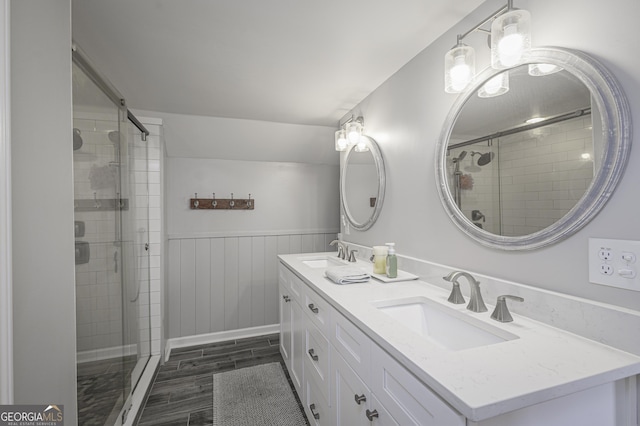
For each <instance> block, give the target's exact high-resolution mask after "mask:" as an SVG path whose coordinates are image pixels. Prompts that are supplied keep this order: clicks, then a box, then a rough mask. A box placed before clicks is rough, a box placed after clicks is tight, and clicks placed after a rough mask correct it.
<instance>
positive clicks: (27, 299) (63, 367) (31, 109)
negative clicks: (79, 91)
mask: <svg viewBox="0 0 640 426" xmlns="http://www.w3.org/2000/svg"><path fill="white" fill-rule="evenodd" d="M70 21H71V1H70V0H55V1H29V0H22V1H19V2H12V4H11V91H12V98H11V128H12V140H11V150H12V176H11V177H12V193H13V197H12V204H13V212H12V215H13V307H14V316H13V320H14V330H13V331H14V353H13V354H14V379H15V401H14V402H15V403H16V404H50V403H51V404H64V409H65V424H70V425H73V424H75V423H76V357H75V354H76V342H75V331H74V330H75V286H74V241H73V177H72V170H73V163H72V150H71V141H72V108H71V22H70Z"/></svg>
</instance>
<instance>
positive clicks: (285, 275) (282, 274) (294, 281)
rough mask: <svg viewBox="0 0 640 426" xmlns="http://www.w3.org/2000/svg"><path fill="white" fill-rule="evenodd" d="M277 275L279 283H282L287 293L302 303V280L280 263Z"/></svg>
mask: <svg viewBox="0 0 640 426" xmlns="http://www.w3.org/2000/svg"><path fill="white" fill-rule="evenodd" d="M278 277H279V281H280V284H282V285H284V286H285V288H286V289H287V290H288V292H287V293H288V294H289V295H290V296H292V297H293V298H294V299H295V300H297V301H298V302H299V303H302V302H303V300H302V299H303V296H302V294H303V289H304V283H303V282H302V280H301V279H300V278H298V277H297V276H296V274H294V273H293V272H292V271H291V270H290V269H289V268H287V267H286V266H284V265H283V264H282V263H279V264H278Z"/></svg>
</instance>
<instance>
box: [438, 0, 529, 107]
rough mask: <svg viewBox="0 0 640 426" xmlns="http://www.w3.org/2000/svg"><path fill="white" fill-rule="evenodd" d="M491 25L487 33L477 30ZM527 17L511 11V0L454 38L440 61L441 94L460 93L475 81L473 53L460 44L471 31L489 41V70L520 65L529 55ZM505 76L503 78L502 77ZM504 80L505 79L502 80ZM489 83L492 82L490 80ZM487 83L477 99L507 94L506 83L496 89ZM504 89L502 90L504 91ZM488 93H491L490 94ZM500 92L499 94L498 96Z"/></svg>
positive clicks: (494, 84) (512, 8)
mask: <svg viewBox="0 0 640 426" xmlns="http://www.w3.org/2000/svg"><path fill="white" fill-rule="evenodd" d="M489 22H491V31H489V30H486V29H484V28H481V27H482V26H483V25H485V24H487V23H489ZM530 23H531V15H530V13H529V12H528V11H526V10H522V9H514V7H513V0H508V1H507V4H506V5H505V6H503V7H502V8H500V9H499V10H497V11H496V12H495V13H493V14H492V15H491V16H489V17H488V18H487V19H485V20H484V21H482V22H481V23H480V24H478V25H476V26H475V27H473V28H472V29H470V30H469V31H467V32H466V33H464V34H458V37H457V43H456V45H455V46H454V47H453V48H451V50H449V51H448V52H447V53H446V54H445V58H444V81H445V92H447V93H460V92H463V91H464V90H465V89H466V88H467V87H468V86H469V84H471V83H472V82H473V79H474V77H475V51H474V49H473V47H471V46H467V45H465V44H463V43H462V40H463V39H464V38H465V37H467V36H468V35H469V34H471V33H472V32H475V31H480V32H484V33H488V34H489V35H490V40H491V43H490V45H491V67H492V68H494V69H508V68H511V67H513V66H516V65H518V64H521V63H523V62H524V61H526V60H527V59H528V57H529V53H530V51H531V32H530V29H529V28H530V25H531V24H530ZM505 75H506V74H505ZM504 79H505V80H507V79H508V77H504ZM492 80H493V79H492ZM492 80H490V81H489V82H487V84H489V83H491V84H489V86H488V87H487V88H484V87H483V89H484V91H483V90H481V92H483V94H480V93H478V95H479V96H481V97H490V96H498V95H501V94H503V93H506V92H507V91H508V90H509V86H508V84H509V83H508V82H506V84H501V85H500V86H498V85H497V81H492ZM505 89H506V90H505ZM491 91H494V93H493V94H492V93H491ZM499 92H500V93H499Z"/></svg>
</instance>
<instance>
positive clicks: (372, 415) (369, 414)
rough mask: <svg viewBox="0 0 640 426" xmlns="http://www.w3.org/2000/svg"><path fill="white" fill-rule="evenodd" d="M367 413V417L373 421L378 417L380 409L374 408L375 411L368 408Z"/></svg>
mask: <svg viewBox="0 0 640 426" xmlns="http://www.w3.org/2000/svg"><path fill="white" fill-rule="evenodd" d="M366 414H367V418H368V419H369V421H370V422H372V421H373V419H377V418H378V417H379V415H378V410H373V411H369V410H367V413H366Z"/></svg>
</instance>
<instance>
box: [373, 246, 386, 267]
mask: <svg viewBox="0 0 640 426" xmlns="http://www.w3.org/2000/svg"><path fill="white" fill-rule="evenodd" d="M387 254H388V247H386V246H373V273H374V274H384V273H385V272H386V271H387Z"/></svg>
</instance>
